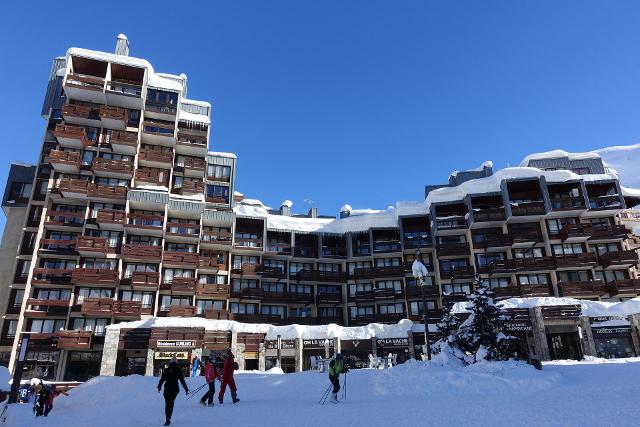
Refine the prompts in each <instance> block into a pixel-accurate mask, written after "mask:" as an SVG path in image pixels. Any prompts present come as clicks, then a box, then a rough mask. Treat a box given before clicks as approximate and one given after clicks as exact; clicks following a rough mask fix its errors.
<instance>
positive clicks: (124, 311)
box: [113, 301, 142, 320]
mask: <svg viewBox="0 0 640 427" xmlns="http://www.w3.org/2000/svg"><path fill="white" fill-rule="evenodd" d="M141 315H142V302H140V301H115V302H114V304H113V317H115V318H116V319H126V320H139V319H140V317H141Z"/></svg>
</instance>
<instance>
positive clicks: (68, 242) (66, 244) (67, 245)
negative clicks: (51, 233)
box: [40, 238, 76, 252]
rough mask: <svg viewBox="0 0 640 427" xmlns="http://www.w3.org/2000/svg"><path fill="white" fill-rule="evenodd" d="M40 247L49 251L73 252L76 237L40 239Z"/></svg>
mask: <svg viewBox="0 0 640 427" xmlns="http://www.w3.org/2000/svg"><path fill="white" fill-rule="evenodd" d="M40 249H41V250H42V251H50V252H75V250H76V239H75V238H74V239H40Z"/></svg>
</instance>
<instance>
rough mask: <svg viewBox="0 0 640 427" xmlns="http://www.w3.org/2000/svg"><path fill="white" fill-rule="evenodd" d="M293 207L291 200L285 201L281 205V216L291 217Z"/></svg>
mask: <svg viewBox="0 0 640 427" xmlns="http://www.w3.org/2000/svg"><path fill="white" fill-rule="evenodd" d="M292 206H293V202H291V200H285V201H284V202H282V204H281V205H280V215H282V216H291V207H292Z"/></svg>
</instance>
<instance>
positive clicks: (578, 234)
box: [550, 224, 591, 241]
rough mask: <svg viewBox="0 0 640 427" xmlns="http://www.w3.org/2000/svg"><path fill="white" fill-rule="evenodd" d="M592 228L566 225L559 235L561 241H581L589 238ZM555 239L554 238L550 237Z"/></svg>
mask: <svg viewBox="0 0 640 427" xmlns="http://www.w3.org/2000/svg"><path fill="white" fill-rule="evenodd" d="M590 231H591V227H589V225H588V224H565V225H564V226H563V227H562V228H561V229H560V233H559V237H560V239H562V240H563V241H565V240H572V241H574V240H575V241H580V240H586V239H588V238H589V235H590ZM550 237H551V238H553V237H552V236H550Z"/></svg>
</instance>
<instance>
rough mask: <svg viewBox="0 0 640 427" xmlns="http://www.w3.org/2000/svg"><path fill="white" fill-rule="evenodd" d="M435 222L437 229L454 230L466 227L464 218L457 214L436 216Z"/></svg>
mask: <svg viewBox="0 0 640 427" xmlns="http://www.w3.org/2000/svg"><path fill="white" fill-rule="evenodd" d="M435 223H436V227H437V229H438V230H455V229H459V228H466V227H467V220H466V218H465V217H464V216H458V215H453V216H445V217H437V218H436V219H435Z"/></svg>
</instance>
